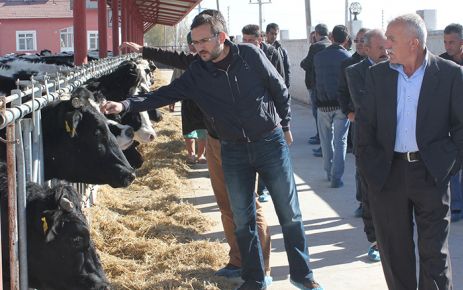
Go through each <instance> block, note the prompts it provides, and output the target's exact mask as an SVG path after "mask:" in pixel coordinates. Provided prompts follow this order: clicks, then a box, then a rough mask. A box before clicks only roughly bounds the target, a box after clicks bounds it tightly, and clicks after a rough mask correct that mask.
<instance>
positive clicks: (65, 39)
mask: <svg viewBox="0 0 463 290" xmlns="http://www.w3.org/2000/svg"><path fill="white" fill-rule="evenodd" d="M59 37H60V49H61V51H73V50H74V29H73V28H72V27H68V28H64V29H61V30H60V31H59Z"/></svg>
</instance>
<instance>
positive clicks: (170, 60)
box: [121, 10, 280, 286]
mask: <svg viewBox="0 0 463 290" xmlns="http://www.w3.org/2000/svg"><path fill="white" fill-rule="evenodd" d="M208 11H209V10H203V11H202V12H201V13H208ZM213 11H215V10H213ZM223 21H225V20H223ZM224 26H225V25H224ZM257 31H259V27H258V26H257ZM225 32H226V31H225ZM190 34H191V32H190V33H189V35H190ZM190 38H191V36H190ZM248 38H249V39H248V40H249V41H247V42H251V41H250V39H251V38H252V37H250V36H249V37H248ZM252 43H253V44H255V45H258V42H257V40H256V43H254V42H252ZM189 45H191V39H190V40H189ZM126 47H127V48H130V49H131V50H132V51H135V52H142V55H143V58H145V59H150V60H153V61H156V62H160V63H162V64H166V65H169V66H172V67H175V68H178V69H182V70H186V69H187V68H188V67H189V66H190V64H191V63H193V61H195V60H196V59H198V60H199V59H200V58H199V56H198V55H197V54H193V53H184V52H180V53H178V52H176V51H171V50H164V49H161V48H152V47H143V46H141V45H139V44H136V43H133V42H124V43H122V45H121V48H126ZM265 47H268V48H270V49H269V50H267V53H266V55H267V58H268V59H269V60H270V61H272V60H274V59H275V58H276V59H277V61H272V63H274V62H275V63H278V61H279V58H280V57H279V54H278V53H277V52H276V50H275V49H274V48H273V47H272V46H268V45H265ZM190 51H191V49H190ZM269 51H270V53H269ZM190 102H192V103H194V102H193V101H190ZM184 103H185V101H183V102H182V106H183V104H184ZM196 108H197V109H196V114H195V116H199V115H200V118H199V119H200V120H201V121H202V120H204V123H205V125H206V127H207V131H208V136H207V145H206V146H207V148H206V158H207V165H208V169H209V177H210V180H211V185H212V190H213V192H214V196H215V198H216V201H217V206H218V207H219V210H220V214H221V220H222V225H223V230H224V234H225V239H226V240H227V243H228V245H229V247H230V251H229V252H228V255H229V260H228V263H227V264H226V265H225V267H223V268H221V269H219V270H218V271H217V272H216V273H215V275H216V276H223V277H226V278H236V277H239V276H240V275H241V255H240V251H239V247H238V243H237V241H236V238H235V233H234V231H235V223H234V221H233V214H232V211H231V208H230V201H229V194H228V191H227V188H226V184H225V178H224V174H223V170H222V158H221V152H220V151H221V150H220V141H219V137H218V135H217V133H216V132H215V130H214V128H213V126H212V124H210V123H209V122H208V119H207V118H205V117H204V115H203V113H202V112H201V110H200V109H199V108H198V107H196ZM256 223H257V231H258V235H259V239H260V243H261V247H262V254H263V260H264V267H265V274H266V276H265V282H266V285H267V286H268V285H270V284H271V282H272V277H271V276H270V247H271V243H270V229H269V227H268V225H267V221H266V220H265V216H264V210H263V208H262V206H261V204H260V202H259V201H256Z"/></svg>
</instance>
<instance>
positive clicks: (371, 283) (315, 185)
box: [189, 102, 463, 290]
mask: <svg viewBox="0 0 463 290" xmlns="http://www.w3.org/2000/svg"><path fill="white" fill-rule="evenodd" d="M292 114H293V121H292V122H291V128H292V133H293V137H294V143H293V144H292V145H291V154H292V159H293V166H294V173H295V177H296V183H297V189H298V192H299V201H300V206H301V211H302V215H303V218H304V224H305V231H306V235H307V238H308V244H309V252H310V258H311V259H310V265H311V267H312V269H313V271H314V275H315V279H316V280H317V281H318V282H319V283H321V284H322V285H323V287H324V289H325V290H352V289H355V290H385V289H387V286H386V283H385V280H384V276H383V273H382V268H381V263H372V262H370V261H369V260H368V259H367V258H366V252H367V249H368V246H369V243H368V241H367V240H366V237H365V234H364V232H363V223H362V220H361V219H360V218H355V217H354V216H353V212H354V210H355V209H356V207H357V202H356V200H355V180H354V171H355V170H354V158H353V156H352V154H348V155H347V159H346V168H345V174H344V184H345V185H344V187H342V188H339V189H332V188H330V187H329V185H330V184H329V182H328V181H326V176H325V172H324V170H323V169H322V168H323V167H322V158H317V157H314V156H313V155H312V149H313V148H317V147H316V146H314V145H309V144H307V139H308V138H309V137H310V136H313V135H314V133H315V122H314V119H313V117H312V113H311V109H310V108H309V107H308V105H306V104H302V103H296V102H294V103H293V104H292ZM190 176H191V180H192V183H193V190H192V196H189V197H190V201H191V202H193V203H194V204H195V206H197V208H198V209H200V210H201V211H202V212H203V213H204V214H205V215H207V216H208V217H210V218H211V219H213V220H215V221H217V223H216V225H215V227H214V228H213V229H212V230H211V231H210V232H209V233H206V237H207V238H211V239H219V240H222V241H224V243H225V240H224V235H223V230H222V225H221V222H220V214H219V210H218V208H217V204H216V203H215V199H214V196H213V193H212V189H211V186H210V182H209V179H208V173H207V169H206V167H205V166H203V165H197V166H195V167H194V168H193V169H192V172H191V175H190ZM263 205H264V208H265V214H266V218H267V221H268V223H269V226H270V228H271V234H272V253H271V258H270V259H271V266H272V276H273V281H274V282H273V283H272V285H271V286H270V287H268V289H269V290H290V289H296V288H295V287H294V286H292V285H291V284H290V283H289V276H288V261H287V258H286V253H285V250H284V244H283V237H282V234H281V229H280V226H279V225H278V220H277V217H276V214H275V211H274V209H273V204H272V202H267V203H264V204H263ZM225 244H226V243H225ZM450 251H451V255H452V270H453V280H454V288H453V289H454V290H463V267H462V266H463V221H460V222H457V223H453V224H452V228H451V235H450ZM224 262H226V261H224Z"/></svg>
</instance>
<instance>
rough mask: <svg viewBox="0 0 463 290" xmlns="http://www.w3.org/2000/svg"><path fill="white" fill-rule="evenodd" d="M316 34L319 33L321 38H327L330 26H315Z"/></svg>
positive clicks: (321, 24)
mask: <svg viewBox="0 0 463 290" xmlns="http://www.w3.org/2000/svg"><path fill="white" fill-rule="evenodd" d="M315 32H316V33H318V35H320V36H327V35H328V26H326V24H323V23H320V24H317V25H315Z"/></svg>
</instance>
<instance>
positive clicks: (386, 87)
mask: <svg viewBox="0 0 463 290" xmlns="http://www.w3.org/2000/svg"><path fill="white" fill-rule="evenodd" d="M428 56H429V59H428V63H427V65H426V70H425V73H424V77H423V82H422V85H421V90H420V96H419V99H418V107H417V109H416V110H417V115H416V132H415V135H416V143H417V145H418V148H419V151H420V156H421V158H422V159H423V162H424V164H425V166H426V169H427V170H428V171H429V173H430V175H431V176H432V177H434V181H435V182H436V183H437V186H444V185H445V186H447V185H446V184H447V183H448V180H449V178H450V176H452V175H453V174H455V172H457V171H458V170H459V169H460V168H461V167H460V166H461V160H462V159H463V114H462V113H461V112H462V111H463V98H462V96H463V69H462V68H461V67H460V66H458V65H456V64H455V63H453V62H450V61H448V60H443V59H442V58H440V57H436V56H434V55H432V54H431V53H429V52H428ZM397 75H398V72H397V71H395V70H393V69H391V68H390V67H389V61H387V62H382V63H379V64H377V65H374V66H372V67H370V69H369V70H368V72H367V77H366V86H365V87H366V90H365V99H364V101H362V102H361V104H360V110H359V112H358V113H357V114H356V122H357V126H358V128H359V130H358V132H359V137H358V141H359V143H358V147H357V149H358V163H357V166H358V168H359V169H360V171H361V173H362V175H363V176H364V177H365V180H366V182H367V184H368V188H369V190H370V189H371V190H372V191H373V192H379V191H380V190H381V189H382V188H383V186H384V185H385V183H386V180H387V177H388V176H389V174H390V170H391V164H392V160H393V158H394V144H395V138H396V129H397V82H398V77H397ZM369 194H370V191H369Z"/></svg>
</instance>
